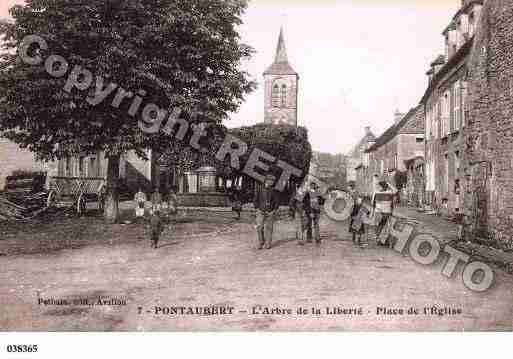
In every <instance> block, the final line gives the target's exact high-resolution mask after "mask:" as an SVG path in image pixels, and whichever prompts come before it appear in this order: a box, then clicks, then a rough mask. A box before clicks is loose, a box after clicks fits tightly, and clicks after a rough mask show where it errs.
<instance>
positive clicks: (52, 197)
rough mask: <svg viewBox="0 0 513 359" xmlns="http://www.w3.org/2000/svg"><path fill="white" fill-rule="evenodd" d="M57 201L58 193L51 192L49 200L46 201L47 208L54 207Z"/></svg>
mask: <svg viewBox="0 0 513 359" xmlns="http://www.w3.org/2000/svg"><path fill="white" fill-rule="evenodd" d="M56 200H57V193H55V191H50V193H49V194H48V198H47V199H46V207H48V208H50V207H53V206H54V204H55V202H56Z"/></svg>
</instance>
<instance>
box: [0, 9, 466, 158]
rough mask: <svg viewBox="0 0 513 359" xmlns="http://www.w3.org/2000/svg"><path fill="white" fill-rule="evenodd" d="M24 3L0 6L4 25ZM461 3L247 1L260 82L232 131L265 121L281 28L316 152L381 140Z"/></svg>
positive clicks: (252, 69)
mask: <svg viewBox="0 0 513 359" xmlns="http://www.w3.org/2000/svg"><path fill="white" fill-rule="evenodd" d="M21 2H22V1H21V0H0V17H6V16H8V13H7V9H8V8H9V7H10V6H12V5H13V4H15V3H21ZM460 3H461V0H250V3H249V7H248V9H247V11H246V13H245V14H244V16H243V21H244V24H243V25H242V26H241V27H240V33H241V39H242V42H244V43H246V44H248V45H250V46H252V47H253V48H254V49H255V51H256V53H255V54H254V56H253V57H252V58H251V59H250V60H249V61H245V62H244V63H243V64H242V67H243V69H244V70H246V71H248V72H249V73H250V76H251V77H252V78H253V79H254V80H256V81H257V82H258V85H259V86H258V88H257V90H256V91H255V92H253V93H251V94H249V95H247V97H246V101H245V102H244V103H243V105H242V106H241V107H240V109H239V111H238V112H237V113H234V114H231V116H230V120H229V121H228V122H227V123H226V124H227V126H228V127H238V126H246V125H253V124H256V123H260V122H263V120H264V91H263V76H262V73H263V72H264V70H265V69H266V68H267V67H268V66H269V65H270V64H271V63H272V61H273V59H274V53H275V51H276V44H277V41H278V34H279V31H280V27H281V26H283V29H284V34H285V41H286V46H287V52H288V57H289V62H290V63H291V65H292V67H293V68H294V69H295V70H296V72H298V73H299V76H300V80H299V99H298V124H299V125H300V126H305V127H307V128H308V130H309V138H310V142H311V144H312V147H313V149H314V150H316V151H322V152H330V153H346V152H348V151H350V150H351V148H352V147H353V146H354V145H355V144H356V143H357V142H358V141H359V140H360V139H361V137H363V135H364V127H365V126H370V127H371V129H372V131H373V132H374V134H375V135H377V136H379V135H380V134H381V133H383V132H384V130H386V129H387V128H388V127H389V126H391V125H392V124H393V118H394V113H395V111H396V110H397V109H398V110H400V112H403V113H406V112H407V111H408V110H409V109H410V108H412V107H415V106H416V105H418V103H419V101H420V99H421V97H422V95H423V94H424V91H425V89H426V86H427V77H426V75H425V73H426V71H427V70H428V67H429V64H430V63H431V61H433V60H434V59H435V58H436V57H437V55H438V54H440V53H443V49H444V44H443V37H442V35H441V33H442V31H443V29H444V28H445V27H446V26H447V25H448V24H449V22H450V20H451V18H452V16H453V15H454V14H455V13H456V11H457V9H458V7H459V5H460Z"/></svg>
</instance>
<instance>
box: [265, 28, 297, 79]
mask: <svg viewBox="0 0 513 359" xmlns="http://www.w3.org/2000/svg"><path fill="white" fill-rule="evenodd" d="M264 75H297V73H296V71H294V69H293V68H292V66H290V64H289V58H288V56H287V48H286V47H285V36H284V35H283V27H281V28H280V35H279V36H278V45H277V46H276V54H275V55H274V62H273V64H272V65H271V66H269V67H268V68H267V70H266V71H265V72H264Z"/></svg>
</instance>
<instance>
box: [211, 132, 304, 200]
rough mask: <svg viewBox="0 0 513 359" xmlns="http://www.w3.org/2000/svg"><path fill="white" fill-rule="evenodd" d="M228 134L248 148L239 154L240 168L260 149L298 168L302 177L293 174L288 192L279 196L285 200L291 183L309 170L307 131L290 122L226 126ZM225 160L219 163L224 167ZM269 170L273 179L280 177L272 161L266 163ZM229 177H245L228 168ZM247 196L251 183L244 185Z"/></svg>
mask: <svg viewBox="0 0 513 359" xmlns="http://www.w3.org/2000/svg"><path fill="white" fill-rule="evenodd" d="M229 132H230V134H231V135H232V136H234V137H237V138H239V139H240V140H242V141H243V142H244V143H246V144H247V145H248V151H247V152H246V154H245V155H244V156H242V157H241V159H240V160H241V163H242V165H241V169H243V168H244V165H245V164H246V162H247V161H248V159H249V156H250V154H251V153H252V151H253V150H254V149H258V150H260V151H264V152H266V153H268V154H270V155H272V156H273V157H275V158H276V159H277V160H281V161H283V162H286V163H287V164H289V165H291V166H294V167H295V168H297V169H298V170H300V171H301V173H302V176H301V177H299V178H296V177H293V178H292V179H291V181H292V182H293V183H289V185H290V186H289V187H288V191H285V193H284V196H283V198H284V199H286V198H287V197H288V195H289V194H290V193H289V192H290V191H291V190H292V188H293V187H294V183H301V182H302V181H303V179H304V178H305V177H306V175H307V174H308V172H309V169H310V160H311V158H312V147H311V145H310V142H309V140H308V130H307V129H306V128H304V127H295V126H290V125H272V124H263V123H261V124H257V125H254V126H249V127H240V128H235V129H230V131H229ZM226 162H227V161H225V163H223V164H221V165H223V166H225V167H226V165H227V163H226ZM269 165H270V169H269V172H270V173H272V174H274V176H275V177H276V178H280V175H281V173H282V169H281V168H280V167H279V166H278V165H277V162H275V163H269ZM228 176H229V177H230V178H238V177H245V178H248V176H247V175H246V174H245V173H244V171H243V170H233V169H232V170H231V171H230V172H228ZM245 182H246V183H254V181H245ZM244 190H245V192H246V194H247V197H248V198H250V197H252V196H251V194H252V192H253V186H249V187H245V188H244Z"/></svg>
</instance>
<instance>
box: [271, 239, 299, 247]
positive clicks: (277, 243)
mask: <svg viewBox="0 0 513 359" xmlns="http://www.w3.org/2000/svg"><path fill="white" fill-rule="evenodd" d="M296 241H297V240H296V238H284V239H279V240H277V241H275V242H273V243H272V245H271V248H278V247H281V246H283V245H285V244H287V243H290V242H296Z"/></svg>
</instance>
